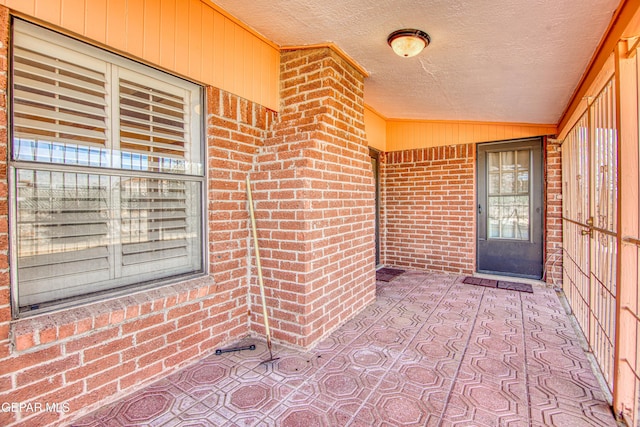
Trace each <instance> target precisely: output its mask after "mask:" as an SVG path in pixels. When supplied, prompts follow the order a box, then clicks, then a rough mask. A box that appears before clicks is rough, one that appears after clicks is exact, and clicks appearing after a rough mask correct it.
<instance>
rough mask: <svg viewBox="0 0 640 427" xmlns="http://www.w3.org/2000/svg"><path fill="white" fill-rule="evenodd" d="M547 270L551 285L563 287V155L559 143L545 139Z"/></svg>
mask: <svg viewBox="0 0 640 427" xmlns="http://www.w3.org/2000/svg"><path fill="white" fill-rule="evenodd" d="M544 148H545V150H544V151H545V160H546V161H545V163H544V164H545V186H546V203H545V209H546V212H545V225H546V227H545V242H546V247H545V269H544V278H545V281H546V282H547V283H548V284H550V285H557V286H562V153H561V152H560V143H559V141H556V140H553V139H549V138H545V139H544Z"/></svg>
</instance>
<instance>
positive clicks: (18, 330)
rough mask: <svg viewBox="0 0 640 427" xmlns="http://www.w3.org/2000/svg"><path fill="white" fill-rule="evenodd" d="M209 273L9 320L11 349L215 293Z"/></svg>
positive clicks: (63, 338) (51, 341) (142, 314)
mask: <svg viewBox="0 0 640 427" xmlns="http://www.w3.org/2000/svg"><path fill="white" fill-rule="evenodd" d="M216 288H217V286H216V284H215V283H214V280H213V278H212V277H211V276H201V277H197V278H192V279H187V280H183V281H181V282H178V283H172V284H168V285H164V286H160V287H155V288H148V289H144V290H140V291H137V292H135V293H131V294H128V295H124V296H117V297H111V298H108V299H102V300H99V301H92V302H90V303H86V304H83V305H79V306H73V307H69V308H63V309H60V310H58V311H55V312H48V313H42V314H36V315H34V316H30V317H25V318H21V319H16V320H13V321H12V322H11V335H10V336H11V337H12V345H13V350H14V351H18V352H21V351H25V350H29V349H31V348H34V347H38V346H42V345H46V344H50V343H54V342H57V341H63V340H65V339H67V338H70V337H74V336H77V335H81V334H84V333H86V332H88V331H94V330H99V329H101V328H105V327H108V326H110V325H117V324H120V323H124V322H126V321H128V320H131V319H135V318H137V317H140V316H145V315H148V314H150V313H154V312H160V311H163V310H166V309H169V308H171V307H174V306H176V305H178V304H183V303H185V302H189V301H194V300H197V299H200V298H204V297H206V296H207V295H211V294H213V293H214V292H216Z"/></svg>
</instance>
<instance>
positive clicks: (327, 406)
mask: <svg viewBox="0 0 640 427" xmlns="http://www.w3.org/2000/svg"><path fill="white" fill-rule="evenodd" d="M462 280H463V278H462V277H456V276H450V275H446V274H441V273H427V272H422V271H411V270H409V271H406V272H405V273H404V274H403V275H401V276H400V277H398V278H396V279H394V281H393V282H390V283H387V282H378V284H377V285H378V287H377V292H376V294H377V300H376V302H375V303H374V304H372V305H370V306H369V307H367V308H365V309H364V310H363V311H362V312H360V313H358V314H357V315H356V316H354V318H353V319H351V320H350V321H348V322H346V323H345V324H344V325H343V326H341V327H340V328H339V329H337V330H336V331H335V332H334V333H333V334H332V335H331V336H329V337H327V338H326V339H325V340H323V341H322V342H320V343H318V345H317V346H316V347H315V348H313V349H311V350H309V351H301V350H295V349H292V348H290V347H284V346H279V345H278V344H277V343H276V344H275V345H274V355H275V356H277V357H279V358H280V359H279V360H278V361H275V362H272V363H269V364H266V365H264V364H261V363H260V362H262V361H263V360H265V359H266V358H267V357H268V355H269V353H268V350H267V348H266V345H265V341H264V340H261V339H257V338H252V337H244V338H242V339H241V340H239V341H238V342H235V343H228V345H229V346H235V345H242V346H247V345H250V344H255V345H256V349H255V350H254V351H243V352H237V353H225V354H223V355H213V354H211V355H208V356H206V357H204V358H203V359H202V360H201V361H199V362H197V363H194V364H192V365H190V366H188V367H186V368H184V369H182V370H181V371H178V372H174V373H172V374H170V375H168V376H167V377H166V378H164V379H162V380H161V381H158V382H156V383H154V384H152V385H150V386H147V387H146V388H145V389H143V390H141V391H137V392H136V393H134V394H132V395H131V396H129V397H125V398H124V399H122V400H120V401H118V402H116V403H113V404H111V405H108V406H106V407H104V408H101V409H99V410H97V411H95V412H94V413H92V414H90V415H88V416H86V417H84V418H83V419H81V420H78V421H76V422H75V423H73V424H72V425H73V426H77V427H80V426H83V427H98V426H120V427H127V426H139V425H148V426H162V427H173V426H230V427H231V426H234V427H236V426H242V427H268V426H285V427H297V426H300V427H302V426H304V427H312V426H319V427H325V426H331V427H334V426H335V427H341V426H350V427H372V426H375V427H377V426H414V425H419V426H434V427H435V426H442V427H445V426H488V427H493V426H514V427H515V426H536V427H537V426H545V427H546V426H562V427H568V426H611V427H614V426H616V423H615V420H614V419H613V416H612V415H611V410H610V406H609V404H608V403H607V401H606V400H605V397H604V396H605V394H604V393H603V392H602V390H600V389H599V382H598V381H597V379H596V377H595V376H594V374H593V372H592V371H591V367H590V364H589V361H588V359H587V358H586V356H585V355H584V353H583V351H582V349H581V347H580V341H579V339H578V337H577V335H576V333H575V331H574V330H573V327H572V324H571V322H570V320H569V319H568V318H567V317H566V315H565V312H564V311H563V308H562V306H561V304H560V302H559V301H558V299H557V296H556V294H555V292H554V291H553V290H552V289H549V288H546V287H543V286H539V285H538V286H534V287H533V290H534V292H533V293H522V292H516V291H512V290H507V289H496V288H491V287H483V286H468V285H465V284H463V283H461V282H462ZM212 353H213V350H212Z"/></svg>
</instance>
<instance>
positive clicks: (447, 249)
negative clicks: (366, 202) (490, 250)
mask: <svg viewBox="0 0 640 427" xmlns="http://www.w3.org/2000/svg"><path fill="white" fill-rule="evenodd" d="M381 163H382V165H381V166H382V168H381V169H382V180H381V181H382V182H381V187H382V189H381V190H382V191H381V197H382V202H381V205H382V206H381V207H382V209H381V220H382V223H381V232H382V236H381V240H382V242H383V244H382V262H383V263H384V264H385V265H390V266H396V267H403V268H417V269H427V270H433V271H444V272H450V273H457V274H471V273H473V271H475V250H476V249H475V248H476V240H475V227H476V225H475V218H476V215H475V209H474V206H475V202H474V200H475V187H474V180H475V145H473V144H463V145H453V146H446V147H445V146H443V147H433V148H424V149H417V150H408V151H395V152H390V153H386V155H385V156H383V159H382V162H381Z"/></svg>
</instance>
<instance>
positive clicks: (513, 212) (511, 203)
mask: <svg viewBox="0 0 640 427" xmlns="http://www.w3.org/2000/svg"><path fill="white" fill-rule="evenodd" d="M487 161H488V171H489V186H488V187H489V188H488V198H489V200H488V202H489V203H488V207H489V209H488V215H487V221H488V224H487V230H488V238H490V239H514V240H529V234H530V233H529V230H530V218H529V215H530V195H529V189H530V183H529V168H530V164H531V150H511V151H502V152H497V153H495V152H494V153H488V156H487Z"/></svg>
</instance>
